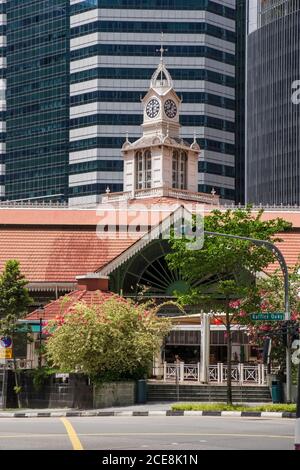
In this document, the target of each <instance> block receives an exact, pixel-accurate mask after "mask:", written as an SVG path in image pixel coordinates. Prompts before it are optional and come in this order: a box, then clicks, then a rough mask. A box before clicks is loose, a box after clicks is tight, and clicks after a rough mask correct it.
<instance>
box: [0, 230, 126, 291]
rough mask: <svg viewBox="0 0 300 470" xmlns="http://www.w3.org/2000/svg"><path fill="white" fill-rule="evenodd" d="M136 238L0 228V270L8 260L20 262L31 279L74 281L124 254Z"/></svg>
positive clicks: (76, 232)
mask: <svg viewBox="0 0 300 470" xmlns="http://www.w3.org/2000/svg"><path fill="white" fill-rule="evenodd" d="M132 243H133V240H132V239H131V240H130V239H129V240H128V239H126V238H124V239H117V240H109V239H105V240H101V239H99V238H98V237H97V235H96V229H95V228H94V229H92V230H80V229H78V230H76V228H75V227H74V228H73V230H64V229H61V228H57V229H55V228H52V227H45V228H35V227H32V228H28V227H27V228H26V227H24V226H20V227H18V228H7V227H5V228H3V227H0V271H1V270H2V269H3V266H4V263H5V262H6V261H7V260H9V259H17V260H18V261H20V265H21V270H22V273H23V274H24V275H25V277H26V279H27V280H28V281H29V282H75V278H76V276H78V275H80V274H86V273H87V272H94V271H96V270H97V269H99V268H100V267H102V266H103V265H105V264H107V263H108V262H109V261H112V260H113V259H114V258H115V257H117V256H118V255H120V254H121V253H123V251H125V250H126V249H127V248H128V247H129V246H131V245H132Z"/></svg>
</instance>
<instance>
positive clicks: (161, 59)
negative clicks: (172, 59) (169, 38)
mask: <svg viewBox="0 0 300 470" xmlns="http://www.w3.org/2000/svg"><path fill="white" fill-rule="evenodd" d="M167 51H168V49H165V48H164V33H163V32H162V33H161V45H160V49H156V52H160V61H161V63H163V61H164V53H165V52H167Z"/></svg>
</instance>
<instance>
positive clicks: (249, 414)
mask: <svg viewBox="0 0 300 470" xmlns="http://www.w3.org/2000/svg"><path fill="white" fill-rule="evenodd" d="M96 416H98V417H99V416H102V417H111V416H119V417H120V416H123V417H138V416H205V417H206V416H212V417H222V418H224V417H227V418H228V417H234V418H285V419H286V418H290V419H296V413H290V412H282V413H279V412H267V411H180V410H178V411H172V410H168V411H158V410H153V411H93V410H89V411H53V412H49V413H47V412H23V413H22V412H15V413H8V412H7V413H5V412H3V413H1V412H0V418H75V417H83V418H84V417H85V418H89V417H96Z"/></svg>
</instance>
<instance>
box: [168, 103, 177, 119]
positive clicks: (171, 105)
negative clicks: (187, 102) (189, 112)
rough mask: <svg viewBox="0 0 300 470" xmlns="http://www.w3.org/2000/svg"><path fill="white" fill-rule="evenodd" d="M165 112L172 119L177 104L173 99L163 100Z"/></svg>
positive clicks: (175, 112)
mask: <svg viewBox="0 0 300 470" xmlns="http://www.w3.org/2000/svg"><path fill="white" fill-rule="evenodd" d="M165 113H166V115H167V116H168V118H171V119H173V118H174V117H175V116H176V114H177V106H176V103H175V102H174V101H173V100H167V101H166V102H165Z"/></svg>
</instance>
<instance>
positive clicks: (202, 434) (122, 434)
mask: <svg viewBox="0 0 300 470" xmlns="http://www.w3.org/2000/svg"><path fill="white" fill-rule="evenodd" d="M79 435H80V436H87V437H89V436H90V437H93V436H95V437H96V436H101V437H105V436H107V437H113V436H116V437H125V436H126V437H128V436H178V437H180V436H203V437H245V438H248V437H262V438H265V437H266V438H270V439H294V436H282V435H276V434H274V435H272V434H270V435H269V434H230V433H223V434H221V433H218V434H213V433H205V432H203V433H188V432H186V433H178V432H173V433H172V432H139V433H135V432H129V433H126V432H123V433H122V432H113V433H112V432H111V433H108V432H106V433H104V432H103V433H84V434H82V433H79Z"/></svg>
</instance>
